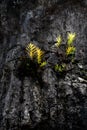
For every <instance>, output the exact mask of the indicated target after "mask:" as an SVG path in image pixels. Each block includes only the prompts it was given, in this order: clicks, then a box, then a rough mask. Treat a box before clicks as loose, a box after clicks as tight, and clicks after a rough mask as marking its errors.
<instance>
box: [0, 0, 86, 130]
mask: <svg viewBox="0 0 87 130" xmlns="http://www.w3.org/2000/svg"><path fill="white" fill-rule="evenodd" d="M83 5H85V6H83ZM86 5H87V2H86V0H83V1H80V0H78V1H77V2H76V1H74V0H71V1H69V0H48V1H47V0H43V1H42V0H38V1H34V0H33V1H32V0H29V1H28V0H25V1H23V0H12V1H11V0H7V1H1V3H0V36H1V37H0V130H24V129H26V130H28V129H29V128H30V129H37V130H40V129H43V130H46V129H47V130H49V129H52V130H53V129H55V130H56V129H59V130H70V129H72V130H75V129H77V130H83V128H84V130H86V129H87V123H86V122H87V13H86V12H87V6H86ZM67 32H76V34H77V38H76V41H75V46H76V50H77V51H76V60H77V61H78V63H76V64H75V66H74V69H73V70H70V71H68V72H67V73H66V74H63V76H60V75H58V74H57V73H55V71H54V70H53V69H52V68H51V67H50V66H46V67H45V68H44V69H43V71H41V72H38V71H37V70H35V72H34V71H33V73H31V72H30V71H29V70H27V69H26V68H25V66H24V67H22V69H20V68H19V65H20V64H21V61H20V60H19V57H21V56H24V55H25V53H24V48H25V47H26V45H27V44H28V43H29V42H30V41H32V42H33V43H34V44H36V45H37V46H39V47H40V48H42V49H44V50H45V51H48V52H49V53H48V55H47V58H48V61H49V62H50V63H51V64H54V63H56V62H57V61H58V59H57V57H55V55H54V54H53V53H52V52H50V47H51V46H52V45H53V44H54V43H55V39H56V37H57V36H58V35H59V34H61V35H62V37H63V39H64V40H63V43H66V36H67Z"/></svg>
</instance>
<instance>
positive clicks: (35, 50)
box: [26, 43, 46, 67]
mask: <svg viewBox="0 0 87 130" xmlns="http://www.w3.org/2000/svg"><path fill="white" fill-rule="evenodd" d="M26 51H27V54H28V56H29V57H30V59H31V60H35V61H36V62H37V63H38V64H39V65H40V67H43V66H45V65H46V61H44V62H43V56H44V51H42V50H41V49H40V48H39V47H37V46H36V45H34V44H33V43H30V44H28V45H27V47H26Z"/></svg>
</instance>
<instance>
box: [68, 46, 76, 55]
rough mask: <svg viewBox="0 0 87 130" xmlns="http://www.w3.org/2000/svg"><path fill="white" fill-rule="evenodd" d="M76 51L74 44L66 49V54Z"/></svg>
mask: <svg viewBox="0 0 87 130" xmlns="http://www.w3.org/2000/svg"><path fill="white" fill-rule="evenodd" d="M75 51H76V48H75V47H74V46H70V47H68V48H67V49H66V55H71V54H74V53H75Z"/></svg>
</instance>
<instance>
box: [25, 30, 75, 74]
mask: <svg viewBox="0 0 87 130" xmlns="http://www.w3.org/2000/svg"><path fill="white" fill-rule="evenodd" d="M75 38H76V34H75V33H68V35H67V43H66V45H65V46H61V45H62V37H61V35H59V36H58V37H57V38H56V43H55V47H56V48H57V51H58V50H59V48H60V50H61V52H62V55H63V56H64V57H65V59H64V58H63V59H60V61H62V63H59V64H56V65H54V69H55V71H58V72H63V71H64V70H65V69H66V68H67V62H66V61H68V58H69V62H71V63H73V61H74V55H73V54H75V51H76V48H75V47H74V45H73V41H74V40H75ZM62 47H64V48H65V50H62ZM26 51H27V54H28V56H29V58H30V59H31V60H32V61H35V62H36V63H37V64H39V67H44V66H46V65H47V64H48V62H47V61H43V59H45V57H44V55H45V54H44V51H43V50H41V49H40V48H39V47H37V46H36V45H34V44H33V43H29V44H28V45H27V47H26ZM57 54H58V58H62V57H61V55H60V54H59V53H57ZM70 56H71V59H70Z"/></svg>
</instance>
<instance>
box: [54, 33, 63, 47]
mask: <svg viewBox="0 0 87 130" xmlns="http://www.w3.org/2000/svg"><path fill="white" fill-rule="evenodd" d="M61 43H62V37H61V35H59V36H58V37H57V38H56V43H55V46H56V47H59V46H60V45H61Z"/></svg>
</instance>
